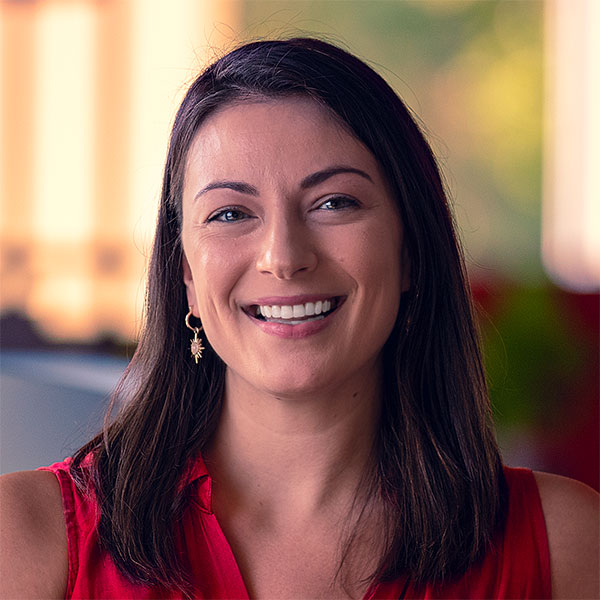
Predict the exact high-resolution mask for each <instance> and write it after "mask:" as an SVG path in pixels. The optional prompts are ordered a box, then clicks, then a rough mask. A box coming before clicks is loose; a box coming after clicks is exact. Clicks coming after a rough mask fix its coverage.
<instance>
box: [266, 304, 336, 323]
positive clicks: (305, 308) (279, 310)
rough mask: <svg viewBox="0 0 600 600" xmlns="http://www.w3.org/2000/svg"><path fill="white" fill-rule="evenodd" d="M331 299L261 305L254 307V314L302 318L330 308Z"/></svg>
mask: <svg viewBox="0 0 600 600" xmlns="http://www.w3.org/2000/svg"><path fill="white" fill-rule="evenodd" d="M331 306H332V302H331V300H317V301H316V302H305V303H304V304H294V305H293V306H289V305H278V304H273V305H272V306H269V305H261V306H257V307H256V314H257V316H258V315H262V316H263V317H265V318H267V319H286V320H290V319H302V318H304V317H312V316H318V315H320V314H321V313H326V312H328V311H330V310H331Z"/></svg>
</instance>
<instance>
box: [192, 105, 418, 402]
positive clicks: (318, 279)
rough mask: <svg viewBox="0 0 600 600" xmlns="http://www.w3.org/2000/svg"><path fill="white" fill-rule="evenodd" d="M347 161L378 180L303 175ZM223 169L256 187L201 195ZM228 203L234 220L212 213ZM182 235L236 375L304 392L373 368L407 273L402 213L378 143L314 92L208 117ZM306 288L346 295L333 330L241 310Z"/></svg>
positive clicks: (197, 299) (218, 342)
mask: <svg viewBox="0 0 600 600" xmlns="http://www.w3.org/2000/svg"><path fill="white" fill-rule="evenodd" d="M340 165H344V166H348V167H351V168H355V169H360V170H361V171H363V172H364V173H365V174H367V175H368V176H369V178H370V180H368V179H366V178H365V177H363V176H360V175H358V174H355V173H341V174H337V175H334V176H332V177H329V178H327V179H326V180H325V181H323V182H322V183H320V184H318V185H314V186H311V187H310V188H307V189H302V186H301V183H302V181H303V180H304V179H305V178H307V177H308V176H310V175H312V174H314V173H317V172H320V171H323V170H325V169H329V168H331V167H335V166H340ZM222 181H230V182H231V181H234V182H242V183H243V184H244V185H247V186H252V188H254V189H255V190H256V193H255V194H251V193H241V192H239V191H234V190H231V189H213V190H210V191H206V192H204V193H201V194H200V195H199V196H197V195H198V192H200V191H201V190H203V189H204V188H205V187H206V186H207V185H209V184H211V183H214V182H222ZM328 201H329V203H328ZM336 203H337V204H336ZM336 206H337V208H335V207H336ZM227 208H229V209H234V210H235V211H236V212H235V217H236V219H237V220H236V221H235V222H223V221H218V220H216V221H215V220H213V221H209V219H210V218H211V217H214V216H215V215H217V214H218V213H219V211H221V210H223V209H227ZM182 242H183V248H184V252H185V255H186V257H187V262H186V264H185V282H186V285H187V290H188V300H189V304H190V305H191V306H193V309H194V314H195V315H196V316H198V317H199V318H200V319H201V321H202V324H203V326H204V330H205V332H206V335H207V337H208V339H209V340H210V342H211V344H212V346H213V348H214V349H215V351H216V352H217V353H218V354H219V356H221V357H222V358H223V360H224V361H225V363H226V364H227V365H228V367H229V371H230V374H229V378H228V386H229V388H230V389H232V390H233V387H232V386H249V387H250V388H252V389H253V390H256V391H260V392H261V393H266V394H278V395H283V396H288V395H290V396H293V395H295V394H300V395H303V394H306V392H308V391H309V390H310V391H314V390H318V391H323V390H325V389H326V388H327V389H336V388H337V387H338V386H339V385H340V383H341V382H343V381H345V380H346V378H347V377H348V375H349V374H353V376H354V378H355V379H356V381H359V380H361V379H362V378H363V377H364V374H365V372H370V371H372V370H373V369H374V368H376V363H377V361H378V359H379V354H380V350H381V347H382V345H383V343H384V341H385V340H386V339H387V337H388V335H389V333H390V331H391V329H392V326H393V324H394V321H395V317H396V313H397V310H398V304H399V299H400V294H401V292H402V291H403V290H404V289H406V288H407V287H408V285H409V281H408V263H407V262H405V264H401V259H400V255H401V249H402V228H401V224H400V218H399V216H398V212H397V209H396V206H395V203H394V201H393V200H392V198H391V196H390V194H389V192H388V191H387V186H386V184H385V182H384V180H383V176H382V174H381V173H380V169H379V167H378V164H377V162H376V161H375V159H374V158H373V156H372V155H371V153H370V152H369V151H368V150H367V149H366V148H365V147H364V146H363V145H362V144H360V143H359V142H358V141H357V140H355V139H354V138H353V137H351V136H350V135H349V134H348V133H346V132H345V131H344V130H343V129H342V128H341V126H339V125H338V124H337V122H336V121H334V120H333V119H332V118H331V117H330V115H329V114H328V113H326V112H325V111H324V110H323V109H322V108H320V107H319V106H318V105H316V104H315V103H313V102H311V101H309V100H305V99H289V100H284V101H282V100H278V101H275V102H266V101H265V102H261V103H245V104H242V105H235V106H231V107H226V108H225V109H223V110H221V111H219V112H218V113H217V114H215V115H213V116H211V117H210V118H209V119H208V121H207V122H206V123H205V124H204V125H203V126H202V127H201V130H200V132H199V134H198V135H197V137H196V140H195V142H194V143H193V145H192V147H191V151H190V154H189V158H188V167H187V172H186V180H185V188H184V194H183V227H182ZM305 294H309V295H310V294H325V295H336V296H345V297H346V301H345V302H344V305H343V306H342V307H341V308H340V309H338V310H337V311H336V314H335V316H332V317H331V325H329V327H327V328H326V330H325V331H323V332H321V333H319V334H317V335H313V336H308V337H306V338H304V339H301V340H299V339H293V340H286V339H281V338H276V337H274V336H271V335H266V334H265V333H263V332H262V331H261V330H260V329H259V328H258V327H257V326H256V324H255V323H253V322H252V320H251V319H249V318H248V316H247V314H246V313H245V312H244V310H243V307H244V306H245V305H248V304H253V303H255V302H256V300H257V299H260V298H264V297H273V296H276V297H293V296H297V295H305ZM291 366H293V369H290V367H291Z"/></svg>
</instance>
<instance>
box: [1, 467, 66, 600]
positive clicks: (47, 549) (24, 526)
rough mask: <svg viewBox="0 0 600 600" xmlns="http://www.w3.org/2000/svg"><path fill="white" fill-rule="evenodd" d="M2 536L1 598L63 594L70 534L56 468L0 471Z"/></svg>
mask: <svg viewBox="0 0 600 600" xmlns="http://www.w3.org/2000/svg"><path fill="white" fill-rule="evenodd" d="M0 537H1V539H2V544H0V597H1V598H15V597H19V598H50V597H53V598H56V597H63V598H64V595H65V590H66V585H67V574H68V556H67V536H66V529H65V520H64V516H63V509H62V499H61V493H60V487H59V484H58V480H57V478H56V476H55V475H54V474H53V473H51V472H48V471H20V472H18V473H9V474H8V475H3V476H2V477H0Z"/></svg>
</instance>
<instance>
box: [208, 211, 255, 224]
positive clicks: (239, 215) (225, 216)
mask: <svg viewBox="0 0 600 600" xmlns="http://www.w3.org/2000/svg"><path fill="white" fill-rule="evenodd" d="M249 218H250V215H248V214H247V213H245V212H244V211H243V210H240V209H238V208H225V209H223V210H220V211H219V212H217V213H215V214H213V215H211V216H210V217H209V218H208V222H209V223H211V222H215V221H216V222H220V223H236V222H238V221H244V220H245V219H249Z"/></svg>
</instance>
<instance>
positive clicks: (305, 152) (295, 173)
mask: <svg viewBox="0 0 600 600" xmlns="http://www.w3.org/2000/svg"><path fill="white" fill-rule="evenodd" d="M333 164H348V165H350V166H354V167H357V168H361V169H363V170H367V171H369V172H370V174H372V176H374V177H377V178H379V177H380V174H379V165H378V164H377V161H376V160H375V158H374V157H373V155H372V154H371V152H370V151H369V150H368V149H367V148H366V146H364V144H362V142H360V141H359V140H358V139H357V138H356V137H354V136H353V135H352V134H351V133H350V132H349V130H348V127H347V126H346V125H345V124H343V123H342V122H341V121H340V119H339V118H338V117H337V116H336V115H334V114H333V113H332V112H331V111H330V110H328V109H327V108H325V107H323V106H321V105H320V104H318V103H317V102H315V101H314V100H311V99H309V98H303V97H291V98H284V99H276V100H271V99H267V100H264V101H261V100H252V101H245V102H238V103H235V104H231V105H227V106H225V107H224V108H221V109H219V110H218V111H217V112H215V113H213V114H212V115H210V116H209V117H208V118H207V119H206V121H205V122H204V123H203V124H202V126H201V127H200V129H199V131H198V132H197V134H196V136H195V138H194V140H193V142H192V144H191V146H190V149H189V153H188V159H187V169H186V182H187V181H188V180H189V179H191V178H193V179H198V178H200V179H202V180H204V179H212V178H215V177H217V178H218V177H230V176H232V175H234V174H236V175H239V176H242V175H243V176H245V177H254V178H258V177H260V176H261V175H270V176H275V175H277V176H279V177H283V176H289V177H292V178H296V177H299V178H302V177H304V176H306V174H307V173H310V172H314V171H317V170H319V169H322V168H324V167H326V166H330V165H333Z"/></svg>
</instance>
